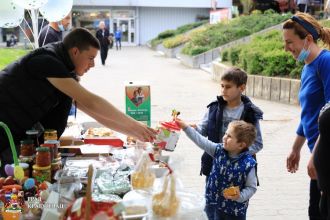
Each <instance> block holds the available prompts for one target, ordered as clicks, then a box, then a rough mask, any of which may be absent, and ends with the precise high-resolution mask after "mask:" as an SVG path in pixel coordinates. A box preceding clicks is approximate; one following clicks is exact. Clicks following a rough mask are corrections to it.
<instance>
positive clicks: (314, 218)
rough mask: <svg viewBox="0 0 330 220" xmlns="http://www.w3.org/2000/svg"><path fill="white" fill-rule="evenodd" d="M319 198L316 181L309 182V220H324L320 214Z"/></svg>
mask: <svg viewBox="0 0 330 220" xmlns="http://www.w3.org/2000/svg"><path fill="white" fill-rule="evenodd" d="M320 198H321V191H320V190H319V188H318V185H317V181H316V180H311V182H310V187H309V207H308V215H309V219H310V220H326V218H323V217H322V216H321V213H320V208H319V204H320Z"/></svg>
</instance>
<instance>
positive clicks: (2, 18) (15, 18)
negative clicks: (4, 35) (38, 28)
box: [0, 0, 24, 28]
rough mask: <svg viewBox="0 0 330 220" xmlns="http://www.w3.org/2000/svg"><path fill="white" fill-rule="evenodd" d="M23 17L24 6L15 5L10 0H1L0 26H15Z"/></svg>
mask: <svg viewBox="0 0 330 220" xmlns="http://www.w3.org/2000/svg"><path fill="white" fill-rule="evenodd" d="M23 18H24V8H22V7H20V6H17V5H15V4H14V3H13V2H12V1H11V0H1V3H0V27H2V28H12V27H17V26H18V25H19V24H20V23H21V22H22V20H23Z"/></svg>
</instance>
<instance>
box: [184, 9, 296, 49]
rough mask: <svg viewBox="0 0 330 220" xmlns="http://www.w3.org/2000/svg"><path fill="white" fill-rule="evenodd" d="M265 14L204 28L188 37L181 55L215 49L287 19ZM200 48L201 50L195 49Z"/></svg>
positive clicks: (275, 14) (268, 13) (255, 14)
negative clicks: (188, 39)
mask: <svg viewBox="0 0 330 220" xmlns="http://www.w3.org/2000/svg"><path fill="white" fill-rule="evenodd" d="M266 12H267V14H260V13H258V12H256V13H253V14H252V15H249V16H240V17H238V18H234V19H232V20H230V21H228V22H220V23H218V24H214V25H209V26H206V28H205V29H204V30H203V31H202V32H200V33H198V34H195V35H190V36H189V38H190V39H191V40H190V42H189V44H186V45H185V47H184V49H183V50H182V53H184V54H187V55H191V54H195V53H192V52H191V51H190V49H192V50H194V51H203V52H205V51H204V49H205V48H207V47H208V48H210V49H213V48H217V47H219V46H221V45H224V44H226V43H228V42H230V41H234V40H237V39H239V38H242V37H245V36H248V35H250V34H252V33H255V32H258V31H261V30H263V29H265V28H268V27H271V26H274V25H276V24H279V23H281V22H283V21H285V20H287V19H288V18H290V16H291V15H290V14H288V15H280V14H277V13H273V11H269V10H268V11H266ZM198 47H201V48H202V49H201V50H197V49H196V48H198Z"/></svg>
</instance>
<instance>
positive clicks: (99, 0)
mask: <svg viewBox="0 0 330 220" xmlns="http://www.w3.org/2000/svg"><path fill="white" fill-rule="evenodd" d="M73 4H74V5H90V6H95V5H106V6H142V7H185V8H211V0H193V1H192V0H179V1H178V0H74V1H73ZM231 6H232V0H221V1H220V0H218V1H217V7H218V8H229V7H231Z"/></svg>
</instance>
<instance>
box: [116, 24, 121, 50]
mask: <svg viewBox="0 0 330 220" xmlns="http://www.w3.org/2000/svg"><path fill="white" fill-rule="evenodd" d="M121 37H122V32H121V29H120V28H118V29H117V30H116V32H115V40H116V49H117V50H118V48H119V50H121Z"/></svg>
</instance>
